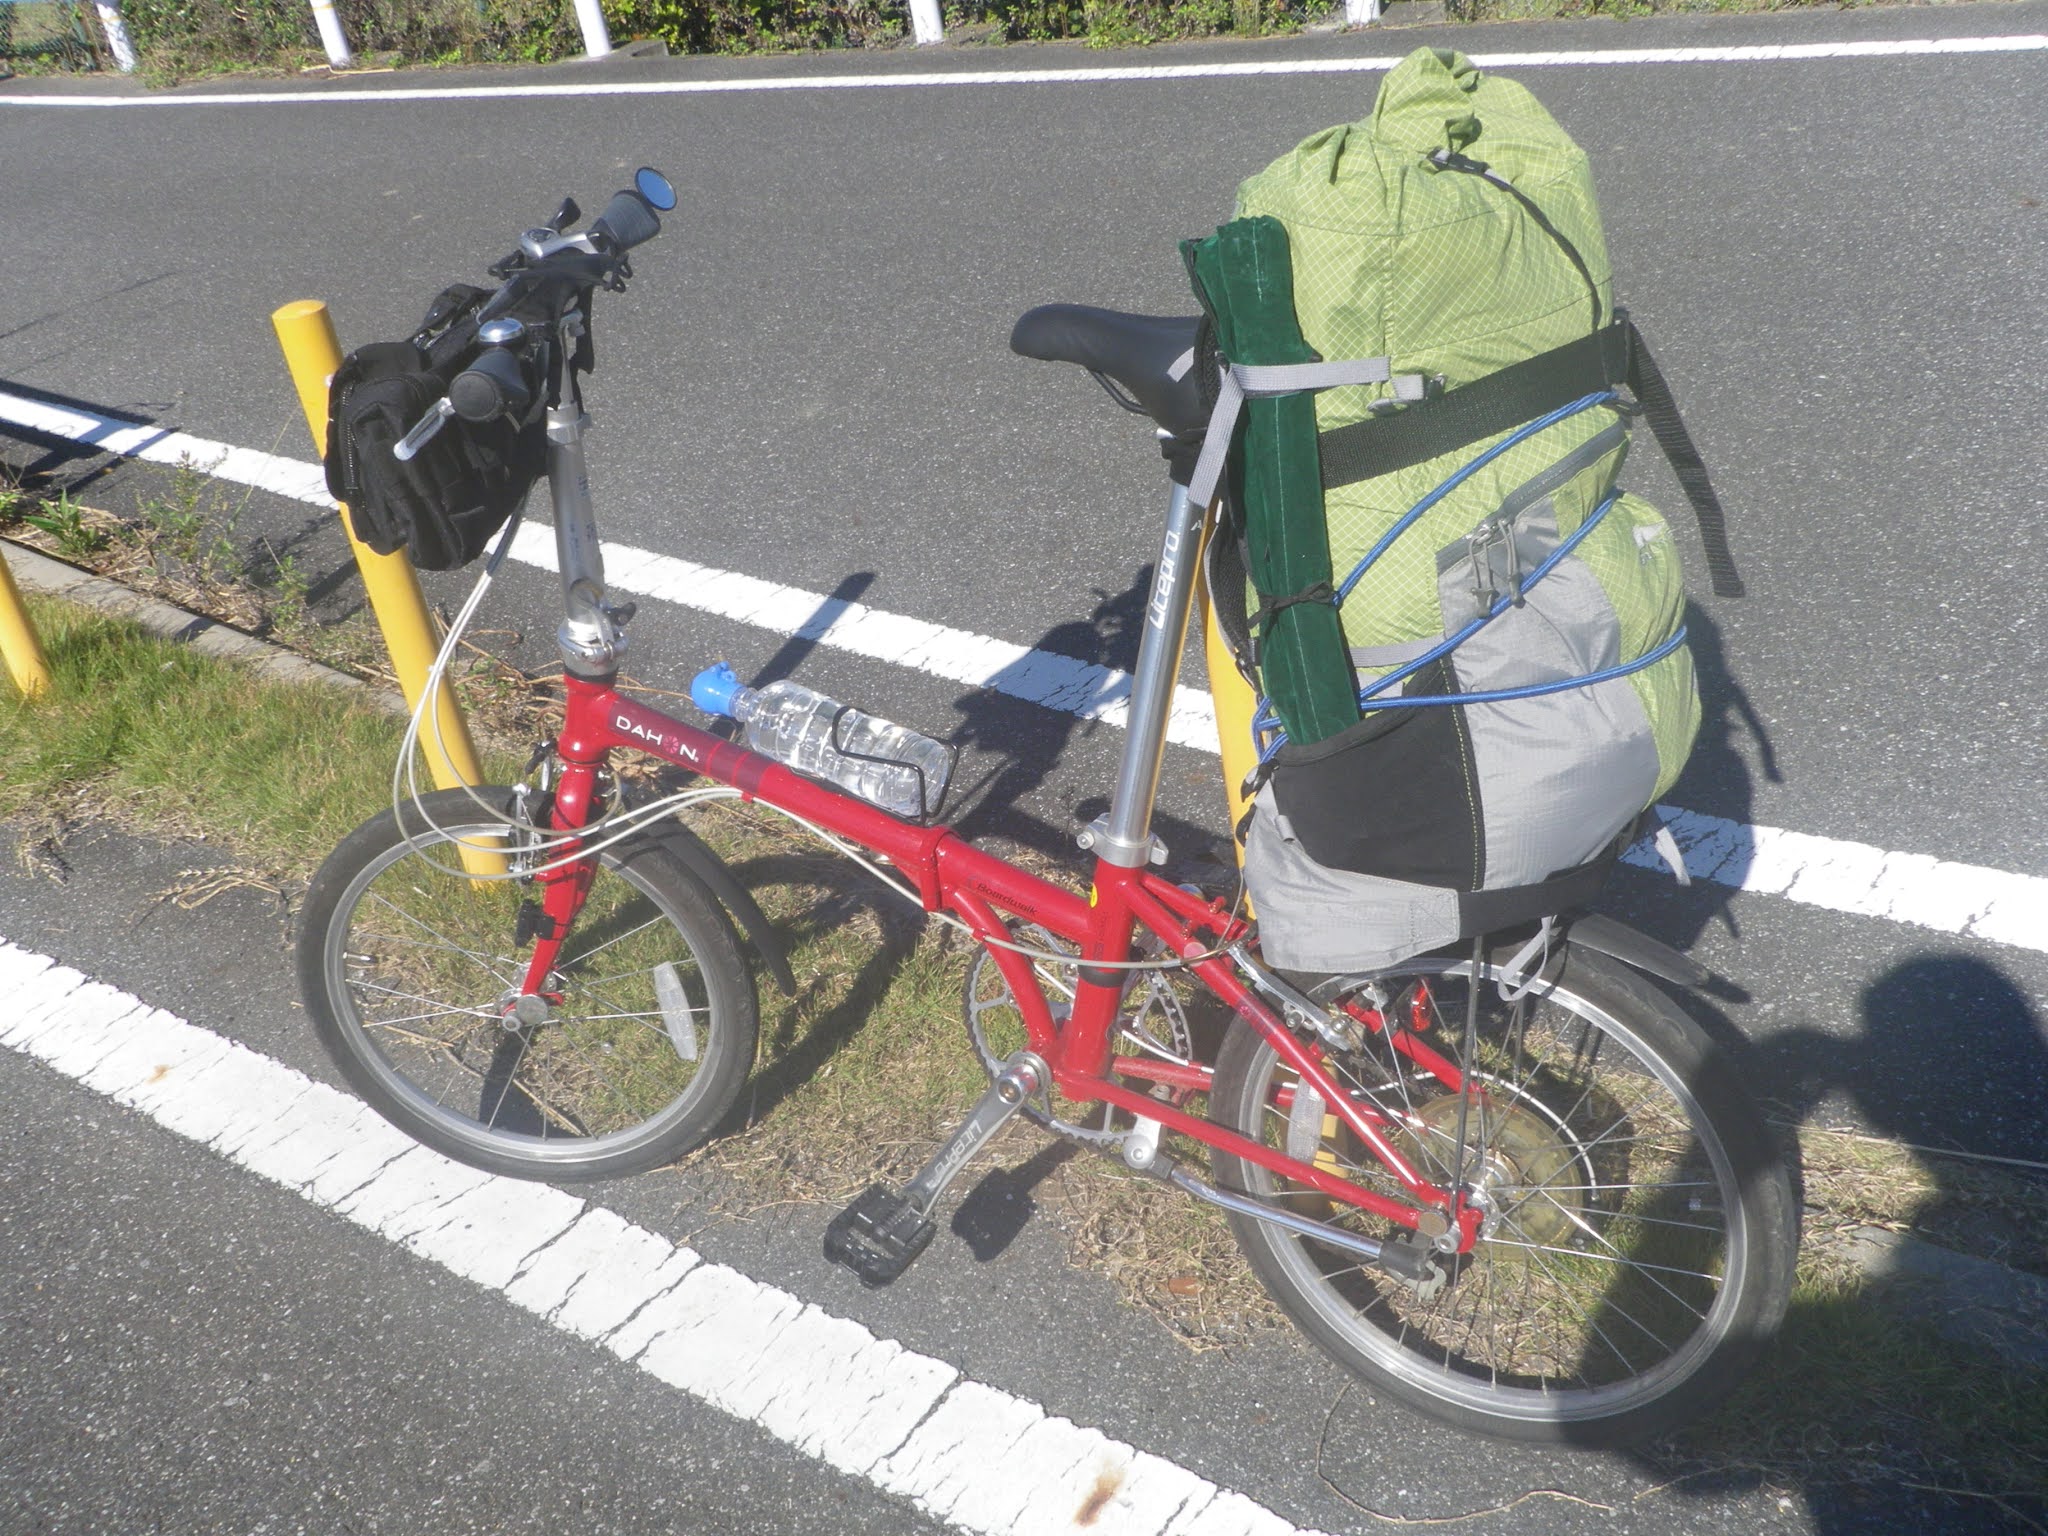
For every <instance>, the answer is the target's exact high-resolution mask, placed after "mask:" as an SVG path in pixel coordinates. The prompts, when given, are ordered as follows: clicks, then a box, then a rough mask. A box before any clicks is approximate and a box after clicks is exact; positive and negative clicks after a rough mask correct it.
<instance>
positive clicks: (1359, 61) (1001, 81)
mask: <svg viewBox="0 0 2048 1536" xmlns="http://www.w3.org/2000/svg"><path fill="white" fill-rule="evenodd" d="M2044 49H2048V36H2043V35H2040V34H2028V35H2014V36H2010V37H1916V38H1895V39H1883V40H1877V39H1873V40H1869V41H1863V42H1837V43H1778V44H1770V43H1763V44H1742V45H1734V46H1729V47H1724V48H1590V49H1583V50H1578V51H1566V50H1550V51H1537V52H1524V53H1475V54H1472V55H1471V56H1470V57H1471V60H1472V62H1473V63H1474V64H1477V65H1478V66H1480V68H1482V69H1548V68H1552V67H1556V66H1569V65H1605V66H1613V65H1628V64H1775V63H1796V62H1802V61H1806V60H1813V59H1896V58H1913V57H1923V56H1928V55H1947V54H1974V53H2035V52H2040V51H2042V50H2044ZM1400 62H1401V58H1400V56H1399V55H1391V54H1390V55H1386V56H1374V57H1370V58H1354V59H1274V60H1265V61H1260V62H1243V63H1235V64H1155V65H1114V66H1102V67H1097V68H1092V69H1091V68H1085V67H1077V68H1072V69H1001V70H998V69H979V70H957V71H955V70H946V71H928V72H922V73H906V74H885V75H780V76H775V77H772V78H766V79H753V80H594V81H587V82H583V83H579V84H575V85H469V86H451V87H446V88H442V89H433V88H426V87H403V88H401V87H393V88H391V89H388V90H362V89H355V90H333V89H326V88H322V87H314V88H311V89H308V90H303V91H238V92H236V91H208V92H204V93H198V94H194V95H189V96H172V95H152V96H101V97H85V96H33V95H26V96H21V95H6V96H0V107H86V108H92V107H266V106H306V105H322V106H324V105H328V104H332V103H338V102H351V103H361V102H393V101H503V100H516V99H528V100H545V99H547V98H550V97H562V96H712V95H723V94H727V93H731V92H741V91H848V90H912V89H918V88H927V87H935V86H937V87H944V86H954V87H958V86H976V85H1097V84H1102V83H1105V82H1116V81H1146V80H1215V79H1230V78H1235V77H1239V76H1256V75H1343V74H1364V73H1371V72H1376V71H1379V70H1385V69H1392V68H1393V67H1394V66H1395V65H1396V64H1398V63H1400Z"/></svg>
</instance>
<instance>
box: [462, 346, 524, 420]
mask: <svg viewBox="0 0 2048 1536" xmlns="http://www.w3.org/2000/svg"><path fill="white" fill-rule="evenodd" d="M532 404H533V386H532V385H531V384H529V383H527V381H526V371H525V369H523V368H522V367H520V365H519V359H518V358H517V357H516V356H515V355H514V354H513V353H512V352H511V351H510V350H508V349H507V348H505V347H487V348H486V349H485V350H484V353H483V355H482V356H481V357H479V358H478V359H477V360H476V361H475V362H474V363H472V364H470V365H469V367H467V368H465V369H463V371H462V372H460V373H458V374H457V375H455V377H454V378H453V379H451V380H449V383H448V408H449V410H451V411H453V412H454V413H455V414H456V415H457V416H460V417H461V418H462V419H463V420H464V421H489V420H491V419H492V418H493V417H495V416H514V417H517V416H524V415H525V414H526V410H527V407H528V406H530V405H532Z"/></svg>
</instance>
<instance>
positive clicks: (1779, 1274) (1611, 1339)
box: [1211, 948, 1797, 1445]
mask: <svg viewBox="0 0 2048 1536" xmlns="http://www.w3.org/2000/svg"><path fill="white" fill-rule="evenodd" d="M1497 974H1498V973H1497V971H1496V968H1495V967H1494V965H1493V964H1491V963H1488V964H1486V965H1484V966H1482V967H1481V969H1480V971H1479V975H1478V978H1477V981H1478V986H1479V988H1480V996H1479V1012H1478V1028H1477V1033H1476V1037H1475V1040H1476V1044H1475V1049H1474V1051H1473V1053H1472V1055H1471V1057H1470V1059H1469V1060H1467V1059H1465V1057H1464V1044H1465V1031H1466V1010H1467V1004H1468V1001H1469V999H1470V997H1471V991H1472V987H1473V984H1474V976H1473V965H1472V961H1471V960H1470V959H1469V958H1466V959H1462V960H1461V959H1455V958H1437V957H1428V958H1423V959H1418V960H1412V961H1409V962H1407V963H1406V964H1405V965H1403V966H1401V967H1397V968H1395V969H1392V970H1389V971H1385V972H1379V973H1374V974H1371V975H1366V976H1357V977H1344V978H1333V979H1331V980H1330V981H1329V982H1326V983H1325V984H1324V985H1323V986H1322V987H1321V988H1320V989H1318V992H1317V1001H1318V1002H1321V1003H1322V1004H1323V1006H1325V1007H1326V1008H1329V1009H1330V1010H1331V1012H1332V1013H1333V1014H1334V1015H1335V1016H1336V1017H1337V1018H1338V1019H1339V1020H1340V1022H1342V1023H1344V1024H1346V1025H1348V1026H1351V1027H1353V1031H1354V1048H1353V1049H1351V1050H1349V1051H1345V1052H1336V1051H1332V1052H1331V1053H1330V1054H1329V1055H1328V1057H1327V1058H1326V1061H1327V1065H1328V1067H1329V1069H1330V1072H1331V1075H1332V1076H1333V1077H1334V1078H1335V1080H1336V1082H1337V1084H1338V1085H1339V1086H1341V1087H1342V1088H1343V1089H1344V1090H1345V1091H1346V1092H1347V1093H1348V1094H1350V1095H1351V1096H1352V1097H1353V1098H1354V1100H1355V1101H1356V1102H1358V1103H1360V1104H1364V1105H1369V1106H1371V1107H1372V1108H1373V1109H1374V1110H1375V1111H1376V1112H1377V1113H1378V1114H1379V1115H1380V1116H1381V1117H1382V1119H1381V1123H1382V1124H1383V1125H1384V1126H1386V1128H1387V1130H1388V1135H1389V1139H1390V1140H1391V1141H1392V1143H1393V1144H1394V1146H1395V1147H1396V1149H1397V1150H1399V1151H1400V1152H1401V1153H1402V1155H1403V1156H1404V1157H1405V1158H1406V1159H1407V1160H1408V1161H1409V1163H1410V1164H1411V1165H1412V1166H1413V1168H1414V1169H1415V1170H1416V1172H1418V1173H1419V1174H1420V1175H1421V1176H1422V1178H1423V1179H1424V1180H1426V1181H1428V1182H1430V1183H1432V1184H1435V1185H1437V1186H1439V1187H1449V1186H1451V1185H1453V1184H1455V1183H1458V1182H1460V1181H1459V1180H1458V1178H1457V1177H1456V1176H1455V1175H1454V1173H1453V1170H1454V1169H1456V1168H1459V1167H1462V1168H1463V1169H1464V1170H1465V1172H1464V1176H1463V1180H1462V1182H1463V1183H1464V1184H1465V1186H1466V1188H1467V1189H1468V1190H1469V1191H1470V1192H1471V1195H1472V1198H1473V1199H1474V1200H1475V1202H1476V1203H1477V1204H1479V1206H1480V1207H1481V1209H1482V1212H1483V1213H1484V1220H1483V1224H1482V1226H1481V1229H1480V1234H1479V1241H1478V1243H1477V1246H1476V1247H1474V1248H1473V1249H1472V1251H1471V1252H1469V1253H1466V1254H1463V1255H1455V1256H1445V1257H1443V1258H1442V1259H1441V1260H1440V1265H1441V1267H1442V1269H1443V1271H1444V1276H1445V1278H1444V1281H1443V1283H1442V1284H1441V1286H1431V1285H1419V1286H1418V1285H1416V1284H1413V1283H1411V1282H1408V1281H1404V1280H1402V1279H1400V1278H1397V1277H1396V1276H1395V1275H1393V1274H1392V1273H1390V1272H1388V1271H1386V1270H1383V1269H1380V1268H1378V1267H1375V1266H1367V1265H1361V1264H1360V1263H1359V1262H1358V1258H1357V1256H1356V1254H1350V1253H1346V1252H1344V1251H1343V1250H1341V1249H1337V1248H1334V1247H1331V1246H1328V1245H1326V1244H1322V1243H1318V1242H1316V1241H1315V1240H1313V1239H1312V1238H1307V1237H1302V1236H1297V1235H1296V1234H1295V1233H1293V1232H1292V1231H1290V1230H1288V1229H1285V1228H1281V1227H1277V1226H1274V1225H1271V1224H1269V1223H1264V1222H1260V1221H1258V1220H1256V1219H1254V1218H1252V1217H1249V1216H1243V1215H1237V1214H1233V1215H1232V1217H1231V1222H1232V1225H1233V1227H1234V1229H1235V1232H1236V1236H1237V1239H1238V1242H1239V1245H1240V1246H1241V1247H1242V1248H1243V1250H1244V1252H1245V1255H1246V1257H1247V1259H1248V1260H1249V1261H1250V1263H1251V1265H1252V1267H1253V1269H1254V1270H1256V1271H1257V1273H1258V1275H1259V1277H1260V1279H1261V1280H1262V1281H1263V1282H1264V1284H1265V1285H1266V1287H1267V1289H1268V1290H1269V1291H1271V1293H1272V1294H1273V1296H1274V1299H1275V1300H1277V1301H1278V1302H1279V1303H1280V1304H1281V1306H1282V1307H1284V1308H1285V1309H1286V1311H1287V1312H1288V1313H1289V1315H1290V1316H1291V1317H1293V1319H1294V1320H1295V1322H1296V1323H1297V1324H1298V1325H1299V1326H1300V1327H1301V1328H1302V1329H1303V1331H1304V1332H1306V1333H1307V1334H1308V1335H1309V1336H1310V1337H1311V1338H1313V1339H1314V1340H1315V1341H1316V1342H1317V1343H1318V1344H1320V1345H1321V1346H1322V1347H1323V1348H1324V1349H1325V1350H1326V1351H1328V1352H1329V1353H1330V1354H1331V1355H1332V1356H1333V1357H1334V1358H1335V1359H1337V1360H1338V1361H1339V1362H1340V1363H1342V1364H1343V1365H1345V1366H1347V1367H1349V1368H1350V1369H1352V1370H1354V1371H1355V1372H1357V1373H1358V1374H1359V1375H1360V1376H1362V1377H1364V1378H1366V1379H1367V1380H1368V1381H1370V1382H1372V1383H1374V1384H1375V1385H1376V1386H1378V1387H1381V1388H1383V1389H1385V1390H1386V1391H1387V1392H1389V1393H1391V1394H1392V1395H1393V1396H1395V1397H1397V1398H1399V1399H1401V1400H1402V1401H1404V1402H1406V1403H1407V1404H1409V1405H1410V1406H1412V1407H1416V1408H1420V1409H1422V1410H1423V1411H1424V1412H1426V1413H1429V1414H1430V1415H1432V1416H1434V1417H1436V1418H1440V1419H1443V1420H1446V1421H1447V1422H1450V1423H1453V1424H1456V1425H1458V1426H1460V1427H1461V1428H1465V1429H1473V1430H1478V1431H1481V1432H1483V1433H1487V1434H1492V1435H1498V1436H1502V1437H1504V1438H1509V1439H1517V1440H1533V1441H1563V1442H1573V1443H1577V1444H1583V1445H1614V1444H1622V1443H1626V1442H1629V1441H1632V1440H1637V1439H1642V1438H1645V1437H1647V1436H1650V1435H1654V1434H1657V1433H1661V1432H1663V1431H1665V1430H1667V1429H1669V1428H1671V1427H1673V1426H1674V1425H1676V1424H1678V1423H1679V1422H1681V1421H1683V1420H1685V1419H1688V1418H1691V1417H1693V1416H1694V1415H1696V1414H1698V1413H1700V1412H1702V1411H1704V1410H1705V1409H1706V1408H1708V1407H1709V1406H1711V1405H1712V1404H1713V1403H1714V1402H1715V1401H1716V1400H1717V1399H1718V1398H1719V1397H1720V1396H1721V1395H1722V1394H1723V1393H1724V1392H1725V1391H1726V1390H1727V1389H1728V1388H1729V1387H1731V1386H1732V1385H1733V1384H1734V1382H1735V1381H1736V1380H1737V1379H1739V1377H1740V1375H1741V1374H1742V1372H1743V1371H1744V1370H1746V1369H1747V1368H1748V1366H1749V1364H1750V1363H1751V1361H1752V1359H1753V1358H1754V1356H1755V1354H1756V1353H1757V1351H1758V1350H1759V1349H1760V1348H1761V1347H1762V1346H1763V1344H1764V1343H1765V1342H1766V1341H1767V1340H1768V1338H1769V1337H1770V1335H1771V1334H1772V1333H1773V1332H1774V1331H1775V1329H1776V1328H1777V1325H1778V1323H1779V1322H1780V1321H1781V1320H1782V1318H1783V1316H1784V1313H1785V1307H1786V1303H1787V1298H1788V1295H1789V1292H1790V1287H1791V1279H1792V1269H1793V1263H1794V1258H1795V1247H1796V1241H1797V1239H1796V1220H1795V1214H1794V1206H1793V1198H1792V1189H1791V1182H1790V1179H1789V1177H1788V1175H1787V1172H1786V1168H1785V1164H1784V1159H1783V1157H1782V1155H1781V1154H1780V1152H1779V1151H1778V1149H1777V1146H1776V1143H1775V1141H1774V1139H1773V1138H1772V1137H1771V1135H1770V1134H1769V1132H1768V1130H1767V1129H1766V1127H1765V1125H1764V1123H1763V1120H1762V1118H1761V1116H1760V1115H1759V1114H1758V1112H1757V1110H1756V1108H1755V1107H1754V1105H1753V1104H1752V1102H1751V1101H1750V1099H1749V1098H1748V1096H1747V1095H1746V1094H1745V1093H1744V1092H1743V1090H1742V1089H1741V1087H1740V1085H1739V1084H1738V1083H1737V1082H1736V1080H1735V1078H1734V1075H1733V1073H1732V1072H1731V1071H1730V1070H1729V1069H1728V1068H1727V1066H1726V1064H1725V1063H1724V1062H1723V1061H1721V1060H1720V1058H1718V1057H1717V1056H1716V1055H1715V1053H1714V1052H1713V1050H1712V1048H1711V1047H1710V1045H1709V1043H1708V1041H1707V1039H1706V1037H1705V1036H1704V1034H1703V1033H1702V1032H1701V1030H1700V1029H1699V1027H1698V1025H1696V1024H1695V1023H1694V1022H1693V1021H1692V1020H1691V1019H1690V1018H1688V1017H1687V1016H1686V1015H1685V1014H1683V1013H1682V1012H1680V1011H1679V1009H1678V1008H1677V1007H1676V1005H1675V1004H1673V1003H1672V1002H1671V1000H1670V999H1669V998H1667V997H1666V996H1665V995H1664V994H1663V993H1662V992H1660V991H1658V990H1657V989H1656V988H1655V987H1653V986H1651V985H1650V984H1649V983H1648V982H1646V981H1645V980H1643V979H1642V978H1641V977H1639V976H1637V975H1636V974H1635V973H1634V972H1632V971H1630V970H1628V969H1627V968H1626V967H1624V966H1623V965H1621V964H1620V963H1619V962H1618V961H1614V960H1610V959H1608V958H1606V957H1604V956H1601V955H1599V954H1596V953H1593V952H1591V951H1586V950H1580V949H1576V948H1574V949H1571V950H1570V951H1569V952H1568V954H1567V956H1566V959H1565V962H1564V964H1563V965H1562V967H1561V968H1560V969H1559V971H1558V973H1557V975H1556V979H1555V980H1554V981H1553V982H1551V983H1549V984H1546V985H1539V986H1538V987H1537V988H1536V989H1535V990H1534V991H1532V992H1531V993H1529V994H1528V995H1527V996H1525V997H1522V998H1520V999H1519V1000H1517V1001H1515V1002H1504V1001H1502V999H1501V998H1500V995H1499V991H1498V988H1497V987H1496V985H1495V981H1496V978H1497ZM1346 1005H1349V1006H1348V1008H1347V1006H1346ZM1403 1030H1405V1031H1409V1032H1412V1035H1413V1037H1414V1038H1415V1039H1416V1040H1418V1041H1419V1042H1421V1044H1422V1045H1424V1046H1426V1047H1427V1051H1425V1052H1404V1051H1399V1050H1396V1049H1394V1047H1393V1045H1392V1044H1391V1041H1392V1039H1393V1038H1394V1036H1395V1033H1396V1032H1397V1031H1403ZM1418 1057H1420V1058H1421V1059H1422V1060H1424V1061H1432V1062H1433V1064H1434V1070H1431V1069H1429V1068H1425V1067H1424V1066H1421V1065H1418V1060H1417V1058H1418ZM1446 1063H1448V1064H1449V1065H1446ZM1460 1074H1463V1076H1464V1078H1465V1079H1466V1081H1464V1082H1463V1083H1462V1084H1461V1083H1460V1081H1459V1075H1460ZM1297 1081H1298V1079H1297V1078H1296V1075H1295V1074H1294V1073H1293V1072H1292V1070H1291V1069H1289V1068H1288V1067H1287V1066H1286V1065H1285V1064H1284V1063H1282V1062H1281V1061H1280V1060H1279V1058H1278V1056H1277V1054H1276V1053H1275V1052H1274V1050H1273V1049H1272V1047H1271V1046H1269V1045H1268V1044H1266V1042H1265V1041H1264V1040H1263V1039H1262V1038H1260V1036H1259V1035H1258V1034H1257V1032H1256V1031H1254V1030H1253V1029H1252V1028H1251V1027H1250V1026H1249V1025H1247V1024H1245V1023H1243V1022H1242V1021H1238V1022H1236V1023H1235V1024H1233V1026H1232V1030H1231V1034H1230V1037H1229V1039H1228V1040H1227V1041H1226V1042H1225V1045H1224V1049H1223V1051H1222V1053H1221V1056H1220V1058H1219V1060H1218V1062H1217V1068H1216V1082H1215V1089H1214V1092H1213V1095H1212V1106H1211V1113H1212V1114H1213V1115H1214V1116H1215V1118H1217V1119H1218V1120H1220V1121H1222V1122H1223V1123H1225V1124H1227V1125H1229V1126H1231V1127H1232V1128H1233V1129H1235V1130H1238V1131H1240V1132H1241V1133H1243V1134H1244V1135H1245V1136H1247V1137H1250V1138H1252V1139H1255V1140H1262V1141H1263V1142H1265V1143H1266V1144H1267V1145H1270V1146H1273V1147H1276V1148H1284V1149H1286V1150H1287V1151H1288V1153H1289V1155H1291V1156H1294V1157H1296V1158H1299V1159H1301V1160H1303V1161H1311V1160H1312V1161H1314V1162H1316V1163H1318V1164H1319V1165H1320V1166H1321V1167H1323V1168H1324V1169H1326V1170H1328V1171H1332V1172H1336V1173H1338V1174H1340V1175H1341V1176H1343V1177H1345V1178H1348V1179H1351V1180H1353V1181H1354V1182H1357V1183H1359V1184H1361V1185H1364V1186H1366V1187H1369V1188H1372V1189H1375V1190H1378V1191H1380V1192H1382V1193H1385V1194H1388V1195H1392V1196H1394V1197H1395V1198H1400V1199H1406V1198H1407V1196H1406V1194H1405V1192H1404V1191H1403V1190H1402V1188H1401V1187H1400V1186H1399V1185H1398V1184H1397V1183H1396V1182H1395V1180H1394V1179H1393V1177H1392V1175H1391V1174H1390V1173H1388V1171H1387V1170H1386V1168H1385V1167H1384V1166H1383V1165H1382V1164H1381V1163H1380V1162H1379V1161H1378V1160H1377V1159H1376V1158H1375V1157H1374V1156H1373V1155H1372V1154H1370V1153H1368V1152H1367V1151H1366V1149H1365V1148H1364V1146H1363V1144H1362V1143H1361V1142H1360V1141H1359V1140H1358V1139H1357V1138H1356V1137H1355V1136H1354V1135H1353V1133H1352V1132H1351V1131H1350V1130H1349V1128H1348V1127H1345V1126H1343V1125H1342V1124H1341V1122H1340V1121H1339V1119H1338V1118H1337V1117H1336V1116H1335V1115H1334V1114H1330V1113H1327V1108H1326V1106H1324V1105H1323V1104H1322V1103H1321V1101H1320V1100H1319V1099H1316V1098H1313V1097H1310V1098H1308V1099H1306V1100H1305V1101H1304V1098H1303V1095H1301V1094H1298V1093H1296V1092H1295V1091H1294V1090H1295V1088H1296V1085H1297ZM1460 1087H1463V1088H1464V1089H1465V1091H1464V1092H1463V1093H1461V1092H1460V1091H1459V1090H1460ZM1461 1130H1462V1134H1463V1145H1462V1149H1461V1148H1460V1145H1459V1136H1460V1132H1461ZM1215 1161H1216V1176H1217V1180H1218V1182H1219V1183H1220V1184H1222V1185H1223V1186H1224V1187H1225V1188H1229V1189H1234V1190H1239V1191H1242V1192H1244V1193H1247V1194H1250V1195H1252V1196H1254V1197H1255V1198H1257V1199H1259V1200H1260V1201H1262V1202H1265V1203H1270V1204H1272V1205H1274V1206H1275V1207H1278V1208H1280V1209H1283V1210H1287V1211H1291V1212H1293V1213H1295V1214H1297V1215H1304V1216H1309V1217H1312V1218H1313V1219H1315V1220H1318V1221H1329V1222H1336V1223H1341V1224H1342V1225H1343V1226H1344V1227H1345V1228H1346V1229H1347V1230H1350V1231H1354V1232H1358V1233H1361V1234H1364V1235H1367V1236H1372V1237H1378V1238H1382V1239H1385V1238H1391V1237H1394V1236H1397V1235H1399V1229H1398V1228H1397V1227H1395V1226H1394V1224H1393V1223H1391V1222H1387V1221H1384V1220H1375V1219H1373V1218H1370V1217H1367V1216H1366V1215H1365V1213H1363V1212H1361V1211H1357V1210H1354V1209H1349V1208H1346V1207H1343V1206H1340V1205H1336V1204H1334V1203H1333V1202H1331V1201H1330V1200H1328V1199H1327V1197H1324V1196H1322V1195H1320V1194H1317V1193H1316V1192H1314V1191H1312V1190H1307V1189H1304V1188H1302V1187H1301V1186H1298V1185H1294V1184H1290V1183H1289V1182H1287V1181H1286V1180H1283V1179H1281V1178H1280V1177H1278V1176H1277V1175H1275V1174H1272V1173H1270V1172H1268V1171H1267V1170H1265V1169H1263V1168H1260V1167H1258V1166H1256V1165H1255V1164H1251V1163H1248V1162H1245V1161H1243V1160H1242V1159H1239V1158H1234V1157H1229V1156H1226V1155H1224V1154H1222V1153H1220V1152H1219V1153H1218V1154H1217V1155H1216V1159H1215Z"/></svg>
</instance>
